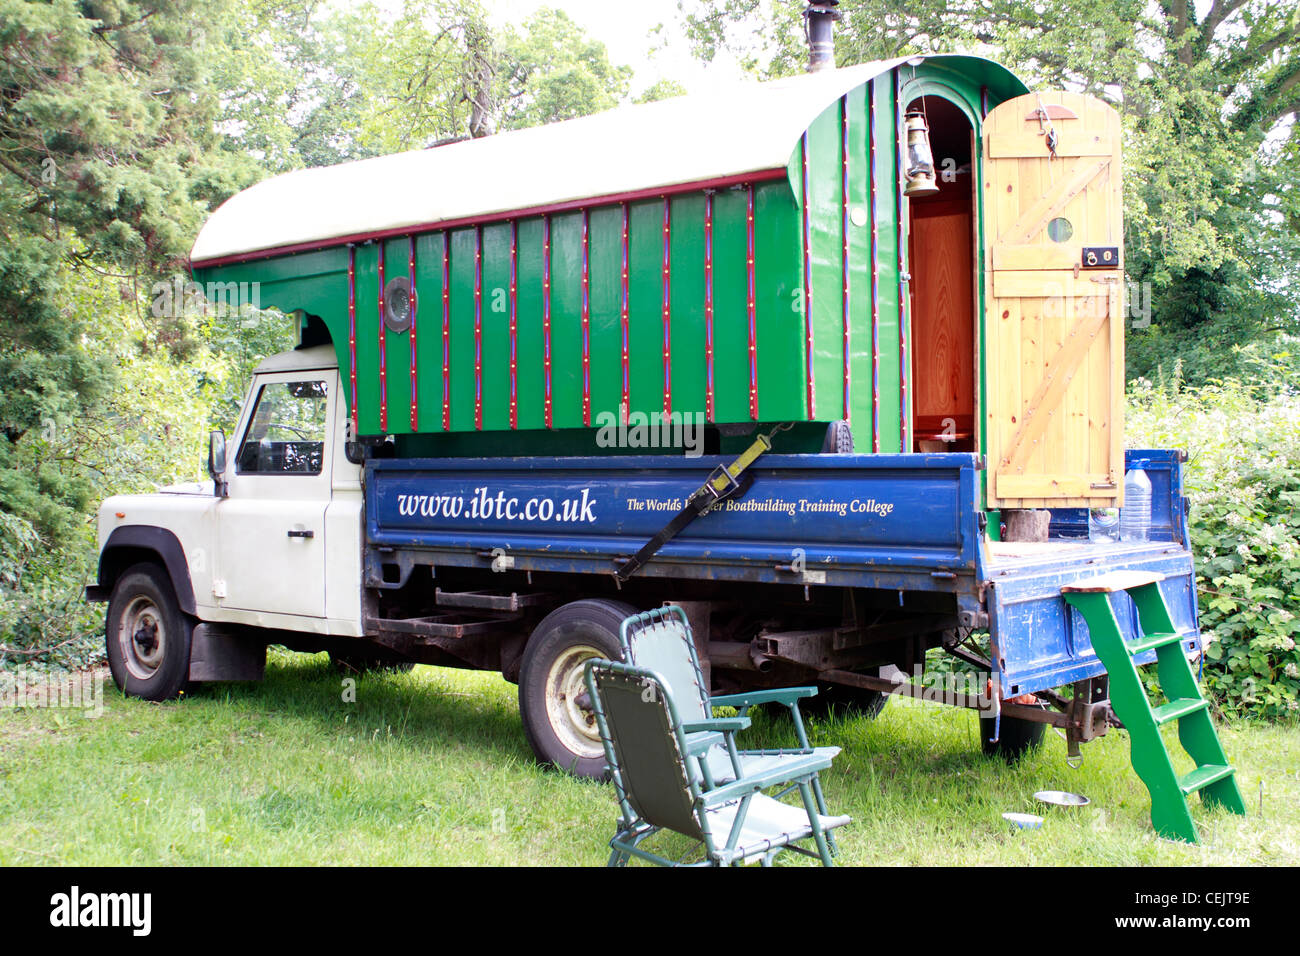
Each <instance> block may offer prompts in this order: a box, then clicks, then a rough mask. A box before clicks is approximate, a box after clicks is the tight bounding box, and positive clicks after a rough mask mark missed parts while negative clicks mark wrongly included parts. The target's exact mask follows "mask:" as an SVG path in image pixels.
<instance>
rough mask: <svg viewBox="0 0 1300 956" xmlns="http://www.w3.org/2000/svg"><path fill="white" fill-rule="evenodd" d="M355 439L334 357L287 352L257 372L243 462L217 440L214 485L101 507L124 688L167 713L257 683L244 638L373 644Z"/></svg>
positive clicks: (106, 590)
mask: <svg viewBox="0 0 1300 956" xmlns="http://www.w3.org/2000/svg"><path fill="white" fill-rule="evenodd" d="M346 427H347V413H346V408H345V405H344V402H343V401H342V400H341V399H340V391H339V376H338V368H337V361H336V359H335V355H334V350H333V349H332V348H330V347H328V346H322V347H317V348H310V349H304V350H299V351H292V352H286V353H284V354H281V355H277V356H274V357H272V358H269V359H267V360H266V361H264V362H263V363H262V364H261V365H260V366H259V367H258V368H257V371H256V374H255V376H254V379H253V385H252V389H251V391H250V393H249V398H248V401H247V402H246V403H245V407H244V410H243V414H242V415H241V417H240V420H239V425H238V429H237V431H236V435H238V436H239V439H238V442H237V443H236V444H235V445H234V446H233V450H234V454H233V456H227V454H226V443H225V440H224V438H223V437H222V436H221V435H220V433H215V434H214V436H213V442H212V449H211V460H210V463H209V467H210V471H211V473H212V475H213V480H211V481H208V482H205V483H194V484H182V485H173V486H171V487H167V488H162V489H160V490H159V491H158V492H156V493H154V494H148V495H129V496H116V497H112V498H109V499H108V500H106V501H105V502H104V503H103V504H102V505H101V506H100V509H99V548H100V565H99V583H98V585H97V586H95V587H93V588H91V589H90V590H89V596H90V597H92V598H100V599H104V598H109V599H110V600H109V608H108V623H107V633H108V641H107V644H108V659H109V665H110V667H111V669H112V673H113V679H114V680H115V681H116V682H117V684H118V686H119V687H121V688H122V689H123V690H124V691H125V692H127V693H128V694H132V695H135V696H139V697H144V698H147V699H149V700H162V699H165V698H169V697H174V696H176V695H177V694H178V693H179V692H180V691H181V690H182V688H184V686H185V685H186V683H187V682H188V681H190V680H222V679H224V680H248V679H259V678H260V677H261V673H262V667H263V663H264V660H265V646H266V645H265V642H264V641H250V640H247V639H246V638H247V636H248V635H247V632H246V631H244V630H242V628H245V627H254V628H259V629H268V630H271V631H280V632H286V633H288V634H301V635H304V636H309V635H320V636H321V637H335V638H339V637H343V638H359V637H361V636H362V634H363V629H362V622H361V587H360V580H361V534H362V526H361V515H362V493H361V466H360V465H359V464H357V463H356V462H354V461H350V460H349V459H348V456H347V454H346V448H347V445H346V442H345V430H346ZM196 623H197V625H198V626H195V624H196ZM281 636H284V635H281ZM336 654H338V656H340V657H341V658H347V657H348V655H347V653H345V652H343V651H338V650H336ZM364 656H365V655H359V654H358V652H354V653H353V658H355V659H357V660H360V659H361V658H362V657H364Z"/></svg>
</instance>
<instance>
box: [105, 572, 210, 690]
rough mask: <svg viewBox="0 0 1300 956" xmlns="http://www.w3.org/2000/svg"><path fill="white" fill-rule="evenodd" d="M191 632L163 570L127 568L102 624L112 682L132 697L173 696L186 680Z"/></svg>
mask: <svg viewBox="0 0 1300 956" xmlns="http://www.w3.org/2000/svg"><path fill="white" fill-rule="evenodd" d="M193 630H194V627H193V624H192V623H191V621H190V620H189V618H187V617H186V616H185V615H184V614H183V613H182V612H181V609H180V607H179V605H178V604H177V603H176V594H175V592H174V591H173V590H172V584H171V579H170V578H168V576H167V572H166V571H164V570H163V569H162V568H160V567H159V566H158V565H156V564H136V565H133V566H132V567H130V568H128V569H127V571H126V573H125V574H123V575H122V576H121V577H120V578H118V579H117V583H116V584H115V585H114V586H113V597H112V600H110V601H109V603H108V615H107V621H106V625H105V638H106V644H107V651H108V668H109V670H110V671H111V672H112V674H113V682H114V683H115V684H117V686H118V687H119V688H120V689H121V691H122V692H123V693H124V694H127V695H128V696H130V697H142V698H144V699H145V700H169V699H170V698H173V697H176V696H177V695H178V694H180V692H181V691H182V690H184V689H185V685H186V683H187V682H188V680H189V673H190V638H191V636H192V634H193Z"/></svg>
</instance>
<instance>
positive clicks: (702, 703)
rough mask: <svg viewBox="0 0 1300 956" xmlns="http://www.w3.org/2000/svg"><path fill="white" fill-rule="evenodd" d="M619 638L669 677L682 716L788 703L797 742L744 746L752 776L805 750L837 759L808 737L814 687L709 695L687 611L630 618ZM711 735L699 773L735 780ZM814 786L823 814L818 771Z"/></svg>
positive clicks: (709, 781)
mask: <svg viewBox="0 0 1300 956" xmlns="http://www.w3.org/2000/svg"><path fill="white" fill-rule="evenodd" d="M618 639H619V643H620V644H622V646H623V659H624V660H625V661H627V663H629V664H632V665H635V666H637V667H644V668H647V669H648V670H650V671H652V672H653V673H655V674H658V675H659V676H660V677H661V678H662V679H663V680H665V681H667V683H668V686H669V688H671V689H672V691H673V693H674V695H675V699H676V700H677V702H678V707H680V708H681V715H682V719H683V720H686V721H688V722H696V721H706V720H709V719H711V718H712V717H713V708H714V707H734V708H736V711H737V713H738V714H739V715H740V716H741V717H746V716H747V715H748V712H749V708H751V707H754V706H756V705H759V704H768V703H776V704H782V705H784V706H785V707H787V708H789V710H790V719H791V721H792V722H793V723H794V732H795V737H796V738H797V739H798V741H799V746H798V747H793V748H783V749H766V750H741V751H740V765H741V767H742V768H743V769H744V770H745V773H746V774H748V775H751V776H752V775H758V774H764V773H767V772H769V771H773V772H777V773H779V772H781V771H780V768H781V766H782V765H783V764H787V763H789V762H791V761H793V760H797V758H799V757H801V756H804V755H807V754H817V755H818V756H820V757H823V758H825V759H827V760H831V759H834V758H835V756H836V755H838V754H839V752H840V748H839V747H813V746H812V745H811V744H809V742H808V734H807V732H806V731H805V730H804V725H803V717H802V716H801V715H800V713H799V701H800V699H802V698H806V697H813V696H815V695H816V693H817V688H816V687H782V688H776V689H772V690H755V691H747V692H745V693H742V694H723V695H721V696H718V697H710V696H709V689H708V687H707V686H706V685H705V683H704V674H703V672H702V671H701V669H700V659H699V655H698V654H696V652H695V638H694V636H693V635H692V633H691V625H690V622H689V621H688V620H687V618H686V612H685V611H683V610H682V609H681V608H680V607H677V606H676V605H675V604H670V605H667V606H665V607H658V608H654V609H653V610H650V611H646V612H644V613H642V614H635V615H633V616H632V617H629V618H626V619H625V620H624V621H623V623H622V625H621V626H620V627H619V631H618ZM712 740H713V743H712V744H711V745H710V746H709V747H707V748H705V749H704V750H703V751H701V752H700V753H698V754H694V755H692V759H694V760H697V761H698V762H699V765H700V771H701V778H702V780H703V783H704V785H705V786H706V787H712V786H713V785H714V784H721V783H727V782H729V781H731V780H733V779H735V773H734V772H733V769H732V762H731V758H730V756H729V754H728V753H727V749H726V747H725V746H724V744H723V742H722V740H721V739H719V738H717V737H716V736H715V737H714V738H712ZM812 789H813V796H815V797H816V799H817V807H818V809H819V811H820V812H821V813H822V814H825V813H826V812H827V811H826V799H825V797H823V796H822V787H821V781H820V780H819V779H818V778H817V776H816V774H814V775H813V778H812ZM830 847H831V852H835V851H836V850H837V849H838V848H837V847H836V845H835V838H834V836H832V837H831V838H830Z"/></svg>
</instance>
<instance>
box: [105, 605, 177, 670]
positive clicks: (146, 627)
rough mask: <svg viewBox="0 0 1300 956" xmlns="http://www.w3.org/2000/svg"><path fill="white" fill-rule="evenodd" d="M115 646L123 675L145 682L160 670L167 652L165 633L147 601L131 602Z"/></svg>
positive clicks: (159, 615) (158, 614) (156, 609)
mask: <svg viewBox="0 0 1300 956" xmlns="http://www.w3.org/2000/svg"><path fill="white" fill-rule="evenodd" d="M117 644H118V647H119V649H120V650H121V651H122V661H123V662H124V663H125V664H126V669H127V672H128V673H130V675H131V676H132V677H135V678H138V679H139V680H148V679H149V678H151V677H153V675H154V674H155V673H157V671H158V668H159V667H161V666H162V662H163V658H164V656H165V655H166V651H167V630H166V628H165V627H164V626H163V615H162V610H161V609H160V608H159V607H158V605H157V604H155V603H154V602H153V601H152V600H151V599H150V598H147V597H145V596H144V595H140V596H138V597H135V598H132V600H131V603H130V604H128V605H127V606H126V610H125V611H124V612H123V613H122V621H121V623H120V624H119V625H118V627H117Z"/></svg>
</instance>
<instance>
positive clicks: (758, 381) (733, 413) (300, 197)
mask: <svg viewBox="0 0 1300 956" xmlns="http://www.w3.org/2000/svg"><path fill="white" fill-rule="evenodd" d="M1025 92H1026V89H1025V87H1024V85H1023V84H1022V83H1021V82H1020V81H1019V80H1017V79H1016V78H1015V77H1014V76H1012V75H1011V74H1010V73H1009V72H1007V71H1006V70H1005V69H1004V68H1002V67H1001V66H998V65H997V64H995V63H992V62H990V61H987V60H983V59H980V58H976V57H968V56H933V57H926V58H923V59H916V60H910V61H902V60H896V61H888V62H879V63H869V64H863V65H861V66H856V67H851V68H846V69H841V70H833V71H828V72H823V73H818V74H812V75H807V76H800V77H795V78H791V79H787V80H780V81H776V82H770V83H763V84H746V85H742V86H738V87H737V88H736V89H735V90H734V91H733V92H732V93H731V94H728V95H720V96H710V97H700V96H687V97H680V98H677V99H673V100H667V101H663V102H657V103H651V104H645V105H637V106H629V107H624V108H620V109H617V110H613V111H610V112H608V113H604V114H599V115H596V116H591V117H585V118H582V119H577V120H572V121H569V122H565V123H559V124H554V125H551V126H546V127H539V128H535V129H529V130H522V131H518V132H511V133H504V134H501V135H498V136H492V137H489V138H485V139H479V140H471V141H465V142H458V143H454V144H451V145H447V146H441V147H437V148H433V149H428V150H422V151H415V152H410V153H403V154H398V155H394V156H387V157H380V158H376V159H370V160H362V161H358V162H353V163H347V164H343V165H340V166H334V167H329V168H324V169H312V170H303V171H298V172H292V173H288V174H285V175H282V176H278V177H275V178H273V179H270V180H268V181H266V182H263V183H261V184H259V185H257V186H254V187H252V188H250V189H248V190H246V191H244V192H243V193H240V194H239V195H237V196H235V197H234V198H232V199H231V200H230V201H229V202H227V203H226V204H225V205H224V206H222V207H221V208H220V209H218V210H217V211H216V212H215V213H214V214H213V215H212V217H211V218H210V220H209V222H208V224H207V225H206V226H205V228H204V229H203V231H202V233H201V234H200V235H199V238H198V241H197V243H196V245H195V247H194V251H193V255H192V262H193V268H194V276H195V278H196V279H197V280H198V281H199V282H200V283H258V286H257V289H258V292H259V300H260V304H261V305H262V306H263V307H267V306H275V307H278V308H280V309H282V310H284V311H286V312H292V313H295V314H296V315H298V317H299V320H300V322H301V323H302V328H303V330H304V335H305V336H307V339H308V340H311V339H313V338H314V339H317V340H318V339H319V332H320V330H321V329H323V330H324V331H325V332H326V333H328V336H329V340H330V341H331V342H332V344H333V346H334V348H335V350H336V352H337V354H338V359H339V367H340V369H341V370H342V372H343V382H344V387H345V390H347V391H348V392H349V394H348V395H347V396H346V397H347V400H348V402H349V406H350V408H351V411H352V415H353V421H354V424H355V429H356V434H357V435H358V436H360V437H362V438H363V439H364V438H373V437H378V436H385V435H393V436H395V437H396V441H397V445H398V451H399V454H403V455H438V456H456V455H471V456H477V455H485V454H500V453H502V452H506V453H510V454H523V455H527V454H546V455H554V454H591V453H599V451H600V449H599V448H598V447H597V440H596V439H597V434H598V429H599V428H600V427H601V426H602V425H607V424H609V423H614V422H622V423H630V424H632V425H635V424H638V423H642V422H647V423H649V422H653V421H654V420H655V419H653V418H652V416H653V414H654V413H660V414H663V413H675V414H682V415H691V416H700V417H699V418H695V419H692V420H693V421H701V420H702V421H707V422H708V423H710V424H716V425H721V426H728V425H731V426H737V425H738V424H739V423H751V422H798V423H805V424H804V425H803V426H802V427H800V428H796V429H795V430H794V431H793V432H792V433H790V434H789V435H787V436H785V444H784V445H783V449H784V450H788V451H814V450H817V449H818V448H820V446H821V443H822V440H823V436H824V434H825V431H826V426H825V423H828V422H834V421H838V420H847V421H848V422H849V423H850V426H851V429H852V433H853V438H854V444H855V449H856V450H857V451H859V452H899V451H913V450H916V448H915V444H914V440H913V439H914V436H912V435H911V434H910V431H911V425H912V422H913V420H914V419H913V412H914V411H915V410H914V409H910V408H909V402H910V400H911V399H910V396H911V394H912V390H911V385H910V381H909V379H910V377H911V375H912V356H911V354H910V350H912V349H913V348H914V347H915V346H914V345H913V343H912V342H911V341H910V338H909V336H910V328H909V321H908V312H909V306H908V302H909V293H908V291H907V288H906V279H907V273H908V269H909V266H908V236H907V221H908V220H907V214H906V210H907V204H908V200H907V199H906V198H904V197H903V196H902V195H901V185H900V184H901V176H900V168H899V167H900V163H899V157H900V156H901V152H902V149H903V146H902V144H901V143H900V135H901V133H902V113H903V110H902V109H901V108H900V104H903V105H904V106H905V105H906V104H908V103H910V102H912V101H913V100H915V99H916V98H917V97H919V96H925V97H927V102H928V103H930V104H933V103H934V102H935V99H936V98H941V99H943V100H946V101H948V102H949V103H950V104H952V105H953V106H954V107H955V108H956V109H957V110H958V111H960V113H961V114H963V115H964V117H965V120H966V122H967V123H968V124H969V128H970V131H972V132H973V141H974V142H979V137H980V132H981V123H982V120H983V117H984V116H985V115H986V114H987V113H988V111H989V110H991V109H992V108H993V107H995V106H997V105H998V104H999V103H1001V102H1003V101H1005V100H1007V99H1009V98H1012V97H1015V96H1018V95H1021V94H1023V93H1025ZM972 161H973V162H978V158H977V157H976V158H974V159H973V160H972ZM941 171H942V170H941ZM965 182H966V183H967V187H966V188H967V189H969V179H967V180H965ZM977 198H978V197H977ZM977 231H978V230H977ZM900 280H901V281H900ZM407 286H409V289H410V292H409V293H408V292H407V291H406V287H407ZM385 288H386V289H387V290H388V292H389V294H390V295H392V294H393V293H394V292H396V294H397V296H398V297H399V299H401V300H402V301H405V299H404V297H405V296H406V295H408V294H409V295H410V297H411V298H412V299H413V300H414V308H413V309H412V310H411V312H410V314H409V315H407V316H405V317H403V316H397V317H396V321H389V322H387V323H386V322H385V321H383V319H382V316H383V314H384V309H385V300H384V298H383V297H382V296H381V290H383V289H385ZM805 290H806V292H805ZM976 295H977V296H980V295H982V291H981V290H979V289H978V288H977V289H976ZM400 304H401V302H399V303H398V305H399V311H400ZM970 311H971V313H972V315H974V314H976V311H975V306H972V307H971V310H970ZM313 330H314V331H313ZM969 360H970V363H973V362H974V356H970V357H969ZM968 364H969V363H968ZM744 431H745V429H744V428H742V427H732V428H727V427H723V428H720V429H718V430H717V432H716V433H714V434H717V435H718V436H719V437H718V438H715V439H713V440H714V441H716V442H717V443H718V444H717V445H716V446H714V447H715V448H716V449H717V450H720V451H726V450H728V449H729V448H731V447H733V446H734V445H736V444H738V443H747V442H748V440H749V439H746V438H744V437H743V432H744ZM493 433H510V438H509V439H508V440H507V442H506V443H504V444H503V443H502V440H501V439H502V436H500V435H499V434H493ZM656 444H657V443H656ZM622 450H623V451H624V452H626V451H627V450H628V449H627V448H626V447H624V448H623V449H622ZM646 450H647V451H654V450H656V448H654V447H648V448H647V449H646Z"/></svg>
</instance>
